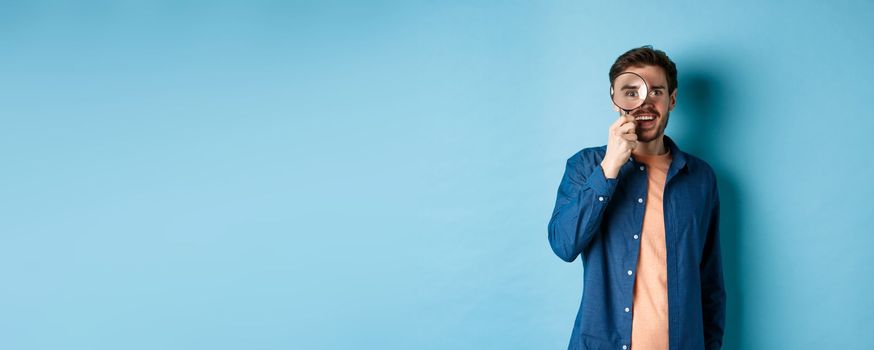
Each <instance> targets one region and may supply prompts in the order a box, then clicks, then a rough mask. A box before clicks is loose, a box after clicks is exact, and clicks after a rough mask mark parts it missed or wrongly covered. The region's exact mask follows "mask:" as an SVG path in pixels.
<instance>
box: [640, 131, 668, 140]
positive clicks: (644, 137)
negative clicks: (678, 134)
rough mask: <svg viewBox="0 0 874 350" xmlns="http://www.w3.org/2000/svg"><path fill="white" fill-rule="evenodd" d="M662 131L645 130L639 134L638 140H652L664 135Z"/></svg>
mask: <svg viewBox="0 0 874 350" xmlns="http://www.w3.org/2000/svg"><path fill="white" fill-rule="evenodd" d="M662 135H663V134H662V133H660V132H643V133H639V134H637V142H652V141H655V140H658V139H659V138H660V137H662Z"/></svg>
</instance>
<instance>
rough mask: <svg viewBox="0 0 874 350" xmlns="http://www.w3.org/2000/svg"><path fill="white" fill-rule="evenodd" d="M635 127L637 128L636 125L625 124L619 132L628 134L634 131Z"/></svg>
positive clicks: (620, 127)
mask: <svg viewBox="0 0 874 350" xmlns="http://www.w3.org/2000/svg"><path fill="white" fill-rule="evenodd" d="M635 127H636V125H634V123H625V124H622V125H620V126H619V129H618V130H619V133H620V134H628V133H630V132H632V131H634V128H635Z"/></svg>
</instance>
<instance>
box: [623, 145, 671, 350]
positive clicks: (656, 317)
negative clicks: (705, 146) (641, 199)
mask: <svg viewBox="0 0 874 350" xmlns="http://www.w3.org/2000/svg"><path fill="white" fill-rule="evenodd" d="M634 159H636V160H637V161H638V162H641V163H644V164H646V166H647V169H646V170H647V181H648V185H649V186H648V187H647V195H646V210H645V212H644V215H643V230H642V232H641V233H640V235H639V237H637V238H639V239H640V256H639V259H638V261H637V276H636V277H635V283H634V301H633V305H634V313H632V319H631V320H632V321H631V346H632V348H633V349H646V350H661V349H664V350H667V349H668V269H667V251H666V249H665V215H664V211H663V210H662V196H663V195H664V190H665V180H666V179H667V176H668V168H670V165H671V153H670V152H668V153H665V154H663V155H634Z"/></svg>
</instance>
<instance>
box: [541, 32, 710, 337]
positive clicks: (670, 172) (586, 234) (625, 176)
mask: <svg viewBox="0 0 874 350" xmlns="http://www.w3.org/2000/svg"><path fill="white" fill-rule="evenodd" d="M624 72H633V73H637V74H638V75H640V76H641V77H643V79H644V80H645V81H646V82H647V85H648V86H649V87H650V89H649V93H648V95H649V96H647V97H646V99H645V100H644V102H643V105H641V106H640V107H638V108H637V109H634V110H631V111H630V112H628V114H627V115H623V116H620V117H619V119H617V120H616V122H614V123H613V125H611V126H610V132H609V138H608V140H607V145H606V146H601V147H592V148H586V149H583V150H581V151H579V152H578V153H576V154H575V155H573V156H572V157H570V159H568V161H567V167H566V169H565V173H564V177H563V178H562V180H561V184H560V185H559V188H558V198H557V199H556V202H555V209H554V210H553V214H552V219H551V220H550V221H549V244H550V246H551V247H552V250H553V251H554V252H555V254H556V255H558V256H559V257H560V258H561V259H563V260H565V261H567V262H573V261H574V260H575V259H576V257H577V255H581V256H582V259H581V260H582V262H583V266H584V271H585V272H584V274H583V276H584V277H583V279H584V286H583V298H582V303H581V305H580V309H579V311H578V313H577V318H576V321H575V322H574V329H573V333H572V334H571V339H570V345H569V346H568V349H572V350H574V349H599V350H601V349H616V350H620V349H621V350H628V349H632V348H633V349H639V350H659V349H672V350H679V349H684V350H685V349H719V348H720V347H721V346H722V336H723V328H724V324H725V289H724V285H723V278H722V259H721V254H720V244H719V194H718V191H717V186H716V177H715V174H714V172H713V169H711V168H710V166H709V165H708V164H707V163H705V162H704V161H702V160H701V159H698V158H696V157H694V156H692V155H690V154H688V153H685V152H683V151H681V150H680V149H679V148H678V147H677V145H676V144H675V143H674V142H673V140H671V139H670V138H669V137H667V136H665V134H664V131H665V127H666V126H667V125H668V119H669V117H670V112H671V111H672V110H673V109H674V106H675V105H676V102H677V68H676V66H675V65H674V62H672V61H671V60H670V58H668V56H667V55H666V54H665V53H664V52H662V51H660V50H654V49H653V48H652V47H650V46H644V47H640V48H636V49H632V50H630V51H628V52H626V53H624V54H622V55H621V56H619V58H617V59H616V62H615V63H614V64H613V66H612V67H611V68H610V81H611V83H612V81H613V79H614V78H616V76H618V75H619V74H620V73H624ZM615 109H616V111H619V109H618V108H615Z"/></svg>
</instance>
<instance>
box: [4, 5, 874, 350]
mask: <svg viewBox="0 0 874 350" xmlns="http://www.w3.org/2000/svg"><path fill="white" fill-rule="evenodd" d="M609 3H612V2H606V1H598V2H595V1H592V2H560V1H541V2H533V1H532V2H504V1H501V2H497V1H496V2H481V3H478V4H474V3H472V2H470V1H457V2H444V3H437V2H408V1H399V2H395V3H391V2H381V1H380V2H365V1H350V2H323V1H311V2H309V3H296V2H285V1H256V2H253V1H239V2H229V1H153V2H147V1H95V2H81V3H76V2H66V1H17V2H3V3H2V4H0V216H2V217H0V348H2V349H413V348H415V349H562V348H565V347H566V346H567V341H568V338H569V336H570V331H571V326H572V323H573V319H574V316H575V312H576V309H577V306H578V303H579V298H580V292H581V288H582V284H581V272H582V265H581V264H580V261H579V260H577V261H576V262H575V263H573V264H567V263H564V262H562V261H561V260H559V259H558V258H557V257H556V256H554V255H553V253H552V252H551V250H550V248H549V245H548V243H547V239H546V225H547V222H548V220H549V217H550V214H551V211H552V206H553V201H554V200H555V191H556V189H557V187H558V183H559V180H560V178H561V175H562V171H563V170H564V161H565V160H566V159H567V157H569V156H570V155H572V154H573V153H574V152H576V151H577V150H579V149H581V148H583V147H587V146H593V145H601V144H603V143H604V142H605V140H606V132H607V128H608V126H609V124H610V123H611V122H612V121H613V120H614V119H615V115H614V112H613V111H612V110H611V106H610V102H609V100H608V97H607V86H608V84H607V83H608V82H607V70H608V68H609V66H610V64H611V63H612V61H613V60H614V59H615V57H616V56H617V55H619V54H620V53H622V52H624V51H625V50H627V49H630V48H632V47H636V46H640V45H644V44H652V45H654V46H655V47H656V48H660V49H663V50H665V51H667V52H668V53H669V55H670V56H671V57H672V58H673V59H674V60H675V61H676V63H677V65H678V66H679V71H680V88H679V99H678V108H677V110H676V111H675V113H673V115H672V118H671V123H670V125H669V127H668V135H671V136H673V137H674V138H675V139H676V140H677V141H678V143H679V145H680V146H681V147H682V148H684V149H685V150H687V151H690V152H692V153H694V154H697V155H699V156H701V157H702V158H704V159H706V160H708V161H709V162H710V163H711V164H712V165H713V166H714V168H715V169H716V171H717V173H718V175H719V180H720V190H721V194H722V206H723V221H724V222H723V227H722V228H723V232H724V233H723V244H724V255H725V263H726V273H727V276H726V277H727V283H728V293H729V314H728V318H729V319H728V335H727V339H726V345H727V346H726V348H727V349H839V348H851V347H852V348H864V347H866V346H869V345H870V344H872V343H874V333H872V332H871V330H872V329H874V316H872V315H874V314H872V311H874V297H872V296H871V295H872V293H871V290H872V288H874V277H872V276H874V271H872V265H874V264H872V254H871V252H872V244H874V235H872V233H874V229H872V227H874V210H872V208H874V205H872V201H874V185H872V184H871V181H872V179H874V165H872V164H874V156H872V155H871V152H872V151H874V141H872V133H874V113H872V101H874V87H872V82H874V64H872V62H874V48H872V45H871V43H872V42H871V38H872V35H874V24H872V23H874V22H872V21H871V19H870V17H871V15H872V12H874V4H872V2H870V1H795V2H786V1H781V2H772V3H771V4H762V3H761V2H760V1H746V2H738V1H722V2H703V1H661V2H659V1H648V2H621V3H622V4H623V5H613V4H609Z"/></svg>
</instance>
